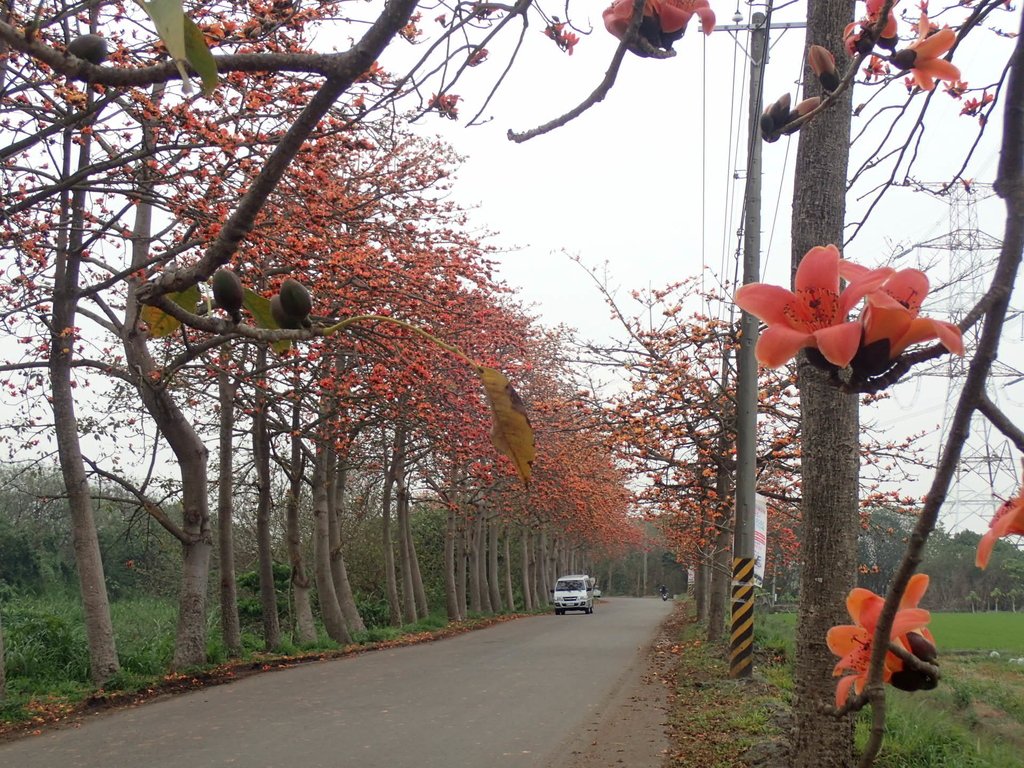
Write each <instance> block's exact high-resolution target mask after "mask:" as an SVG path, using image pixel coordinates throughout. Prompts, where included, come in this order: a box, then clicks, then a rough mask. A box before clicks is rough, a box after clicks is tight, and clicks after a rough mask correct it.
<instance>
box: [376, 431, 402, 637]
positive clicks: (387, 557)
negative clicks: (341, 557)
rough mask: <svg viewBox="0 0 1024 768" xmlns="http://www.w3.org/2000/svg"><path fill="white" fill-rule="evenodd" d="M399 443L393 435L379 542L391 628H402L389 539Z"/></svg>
mask: <svg viewBox="0 0 1024 768" xmlns="http://www.w3.org/2000/svg"><path fill="white" fill-rule="evenodd" d="M399 443H400V440H399V435H398V433H396V434H395V448H394V449H393V450H392V451H391V456H390V457H389V460H388V461H387V464H386V466H387V468H388V471H387V472H386V473H385V475H384V492H383V494H382V498H381V538H382V539H383V541H382V542H381V544H382V546H383V547H384V585H385V589H386V590H387V597H388V621H389V623H390V624H391V626H393V627H400V626H402V606H401V603H400V602H399V601H398V582H397V580H396V578H395V549H394V542H393V541H392V539H391V496H392V493H393V491H394V487H395V471H396V468H397V462H398V449H397V446H398V444H399Z"/></svg>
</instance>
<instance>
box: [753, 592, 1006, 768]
mask: <svg viewBox="0 0 1024 768" xmlns="http://www.w3.org/2000/svg"><path fill="white" fill-rule="evenodd" d="M930 626H931V629H932V632H933V633H934V634H935V636H936V639H937V641H938V643H939V665H940V669H941V672H942V680H941V682H940V683H939V687H938V688H937V689H935V690H934V691H922V692H918V693H906V692H903V691H899V690H896V689H894V688H890V687H887V688H886V703H887V707H888V710H887V718H886V737H885V742H884V743H883V746H882V752H881V754H880V756H879V758H878V760H877V761H876V763H875V765H876V767H877V768H1022V767H1024V757H1022V755H1024V666H1020V665H1015V664H1013V665H1011V664H1009V663H1008V660H1009V658H1012V657H1015V656H1024V614H1013V613H1006V612H991V613H974V614H971V613H933V614H932V621H931V625H930ZM795 628H796V616H795V615H794V614H764V615H758V616H757V618H756V620H755V645H756V648H757V651H758V660H759V664H758V667H757V675H758V676H760V677H761V678H763V679H764V680H765V681H766V682H768V683H769V684H770V685H772V686H774V687H775V688H776V690H777V692H778V696H779V698H780V699H782V700H786V699H788V698H789V696H790V695H791V692H792V690H793V679H792V659H793V647H794V646H793V638H794V633H795ZM992 650H999V651H1000V654H1001V655H1000V657H999V658H990V657H989V655H988V654H989V652H990V651H992ZM944 651H945V652H947V653H946V654H945V655H944ZM949 651H958V652H960V651H967V652H971V651H973V652H974V653H967V654H962V653H949ZM772 660H779V663H775V664H772V663H769V662H770V661H772ZM869 727H870V711H869V710H866V711H865V712H863V713H861V714H860V715H859V717H858V721H857V737H858V746H859V747H860V746H863V744H864V743H865V741H866V739H867V733H868V729H869Z"/></svg>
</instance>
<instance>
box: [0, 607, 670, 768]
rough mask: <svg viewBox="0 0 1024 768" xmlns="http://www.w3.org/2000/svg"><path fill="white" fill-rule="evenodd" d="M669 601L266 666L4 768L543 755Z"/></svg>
mask: <svg viewBox="0 0 1024 768" xmlns="http://www.w3.org/2000/svg"><path fill="white" fill-rule="evenodd" d="M671 608H672V603H671V602H668V603H666V602H662V601H661V600H656V599H652V598H645V599H631V598H606V599H604V600H602V601H601V602H599V603H598V605H597V606H596V607H595V609H594V613H593V615H591V616H588V615H585V614H583V613H570V614H568V615H566V616H555V615H553V614H550V615H547V616H536V617H530V618H525V619H518V620H516V621H509V622H505V623H502V624H498V625H495V626H493V627H489V628H488V629H483V630H478V631H475V632H468V633H466V634H464V635H459V636H458V637H454V638H451V639H448V640H442V641H439V642H434V643H426V644H423V645H416V646H411V647H407V648H398V649H394V650H388V651H377V652H372V653H366V654H362V655H358V656H353V657H350V658H345V659H339V660H336V661H327V662H320V663H314V664H307V665H303V666H300V667H296V668H293V669H286V670H280V671H275V672H267V673H264V674H260V675H254V676H252V677H248V678H245V679H243V680H239V681H237V682H235V683H230V684H228V685H220V686H215V687H211V688H207V689H205V690H200V691H195V692H192V693H187V694H183V695H180V696H173V697H167V698H164V699H160V700H157V701H154V702H151V703H148V704H143V705H141V706H138V707H132V708H130V709H125V710H120V711H116V712H110V713H104V714H100V715H97V716H94V717H88V718H86V719H85V720H84V722H83V723H82V725H81V727H80V728H64V729H61V730H55V731H50V732H46V733H44V734H43V735H40V736H34V737H26V738H24V739H21V740H19V741H15V742H11V743H8V744H0V766H3V768H213V767H219V766H233V767H234V768H460V767H461V768H540V767H541V766H545V764H546V763H547V762H548V760H549V759H551V758H552V757H553V756H554V755H556V754H558V753H559V748H560V747H562V746H564V745H565V744H567V743H568V742H569V741H571V740H572V739H573V738H574V737H575V736H577V735H578V733H579V732H580V731H582V729H583V727H584V724H585V723H586V722H589V721H593V719H594V716H595V715H597V714H599V713H600V712H601V710H602V707H603V706H605V705H606V703H607V702H609V701H610V700H611V698H612V697H613V695H614V693H615V690H616V688H617V685H618V684H619V683H620V681H623V680H625V679H626V678H627V676H628V673H629V672H630V670H631V669H633V667H634V665H635V664H638V663H641V661H642V658H641V654H640V651H642V650H643V649H644V648H646V646H647V644H648V643H649V642H650V641H651V639H652V638H653V636H654V634H655V631H656V629H657V627H658V626H659V625H660V624H661V622H662V621H663V620H664V619H665V618H667V617H668V615H669V612H670V611H671Z"/></svg>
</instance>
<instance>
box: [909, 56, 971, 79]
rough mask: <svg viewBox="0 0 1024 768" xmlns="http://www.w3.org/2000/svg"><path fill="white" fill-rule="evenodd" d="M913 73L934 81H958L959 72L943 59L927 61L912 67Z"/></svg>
mask: <svg viewBox="0 0 1024 768" xmlns="http://www.w3.org/2000/svg"><path fill="white" fill-rule="evenodd" d="M914 72H915V73H918V72H919V73H921V74H922V75H926V76H927V77H930V78H931V77H934V78H935V79H936V80H949V81H955V80H959V79H960V70H959V68H958V67H956V66H955V65H953V64H951V63H950V62H948V61H946V60H945V59H928V60H927V61H922V62H920V63H919V64H915V65H914Z"/></svg>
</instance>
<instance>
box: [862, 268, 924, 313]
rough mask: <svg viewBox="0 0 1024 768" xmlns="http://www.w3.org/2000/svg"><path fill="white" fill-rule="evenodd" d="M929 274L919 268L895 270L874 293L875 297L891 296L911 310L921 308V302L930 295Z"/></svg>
mask: <svg viewBox="0 0 1024 768" xmlns="http://www.w3.org/2000/svg"><path fill="white" fill-rule="evenodd" d="M928 288H929V283H928V276H927V275H926V274H925V273H924V272H922V271H921V270H919V269H901V270H899V271H897V272H894V273H893V274H892V275H890V276H889V279H888V280H886V281H885V285H883V286H882V290H881V291H878V292H877V293H874V294H872V295H871V297H869V300H870V299H871V298H874V297H879V298H880V297H882V296H889V297H891V298H892V299H894V300H896V301H897V302H899V304H900V305H901V306H903V307H906V308H907V309H909V310H910V311H911V312H915V313H916V312H917V311H918V310H920V309H921V304H922V303H923V302H924V299H925V297H926V296H927V295H928Z"/></svg>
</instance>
